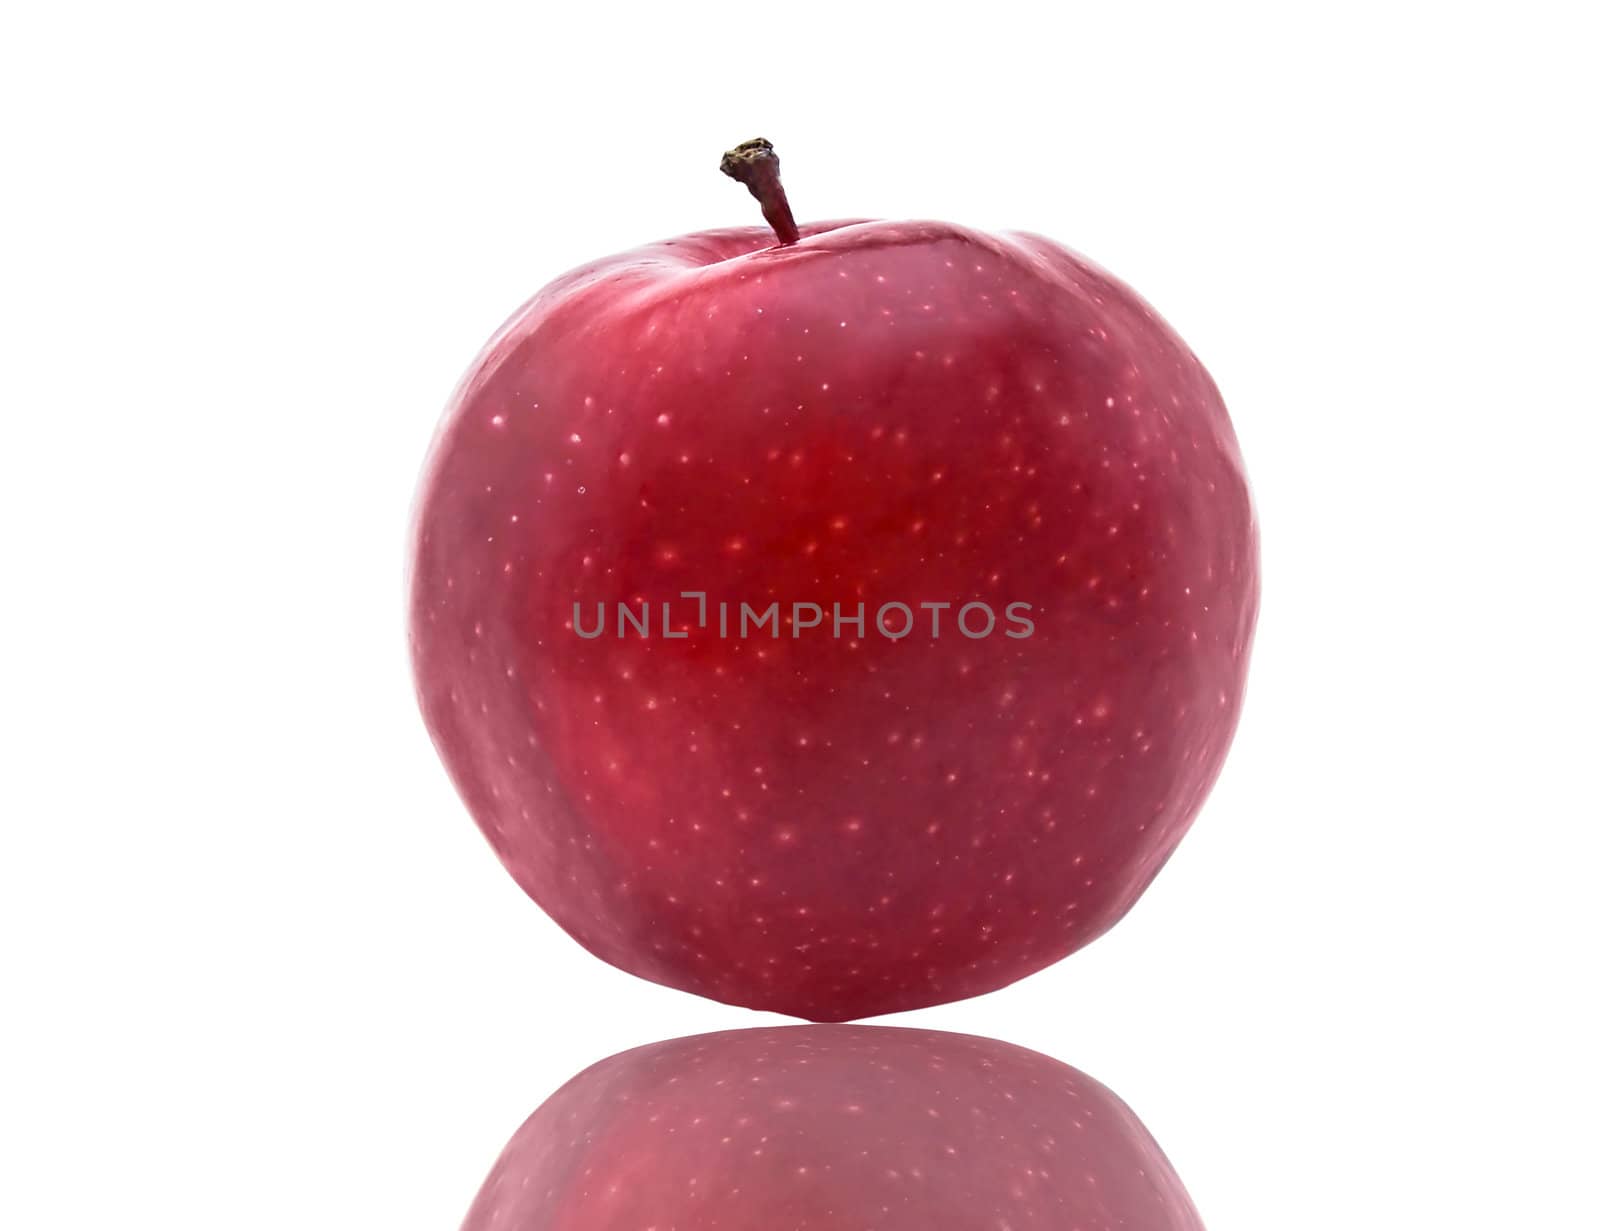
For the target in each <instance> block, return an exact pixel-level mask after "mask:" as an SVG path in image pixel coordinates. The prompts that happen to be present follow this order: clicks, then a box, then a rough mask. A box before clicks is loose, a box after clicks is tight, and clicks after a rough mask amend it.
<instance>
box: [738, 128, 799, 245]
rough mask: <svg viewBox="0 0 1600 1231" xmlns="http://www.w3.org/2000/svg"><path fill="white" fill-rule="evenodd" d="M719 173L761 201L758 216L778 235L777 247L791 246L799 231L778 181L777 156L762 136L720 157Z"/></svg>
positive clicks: (786, 195)
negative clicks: (733, 180) (736, 182)
mask: <svg viewBox="0 0 1600 1231" xmlns="http://www.w3.org/2000/svg"><path fill="white" fill-rule="evenodd" d="M722 173H723V174H724V175H727V176H730V177H732V178H733V179H736V180H738V181H739V182H740V183H741V184H743V185H744V186H745V187H746V188H748V189H749V190H750V195H751V196H752V197H754V198H755V199H756V200H757V201H759V202H761V216H762V217H763V218H765V219H766V220H767V225H768V226H770V227H771V228H772V229H773V230H774V231H776V232H777V234H778V246H779V247H780V248H781V247H783V246H785V245H787V244H792V243H795V242H796V241H798V240H799V238H800V228H799V227H797V226H795V224H794V214H792V213H791V212H790V211H789V196H788V194H787V193H785V192H784V191H783V181H782V180H780V179H779V178H778V155H777V154H776V153H775V152H774V151H773V148H772V142H770V141H768V140H766V139H765V138H762V137H757V138H755V139H754V140H753V141H745V142H743V143H741V144H739V145H736V146H734V147H733V148H732V149H731V150H729V151H728V152H727V153H726V154H724V155H723V156H722Z"/></svg>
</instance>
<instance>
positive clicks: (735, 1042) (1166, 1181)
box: [462, 1026, 1201, 1231]
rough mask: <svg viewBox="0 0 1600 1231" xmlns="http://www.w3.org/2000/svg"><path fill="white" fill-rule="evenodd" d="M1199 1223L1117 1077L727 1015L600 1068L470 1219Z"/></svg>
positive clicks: (630, 1228) (1194, 1226)
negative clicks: (1105, 1082) (717, 1028)
mask: <svg viewBox="0 0 1600 1231" xmlns="http://www.w3.org/2000/svg"><path fill="white" fill-rule="evenodd" d="M945 1228H949V1229H952V1231H953V1229H957V1228H959V1229H960V1231H967V1229H968V1228H971V1229H972V1231H979V1229H980V1228H981V1229H982V1231H1031V1229H1033V1228H1038V1229H1039V1231H1068V1229H1070V1228H1078V1229H1080V1231H1112V1229H1113V1228H1124V1229H1126V1231H1200V1228H1201V1223H1200V1216H1199V1215H1198V1214H1196V1213H1195V1210H1194V1206H1193V1205H1192V1204H1191V1203H1190V1201H1189V1197H1188V1194H1187V1193H1185V1192H1184V1189H1183V1185H1182V1183H1181V1182H1180V1181H1179V1180H1178V1177H1177V1175H1176V1174H1175V1173H1174V1172H1173V1170H1172V1164H1171V1163H1169V1162H1168V1161H1167V1158H1166V1156H1165V1155H1164V1154H1162V1152H1161V1148H1160V1147H1159V1146H1157V1145H1156V1143H1155V1141H1154V1140H1152V1138H1151V1136H1150V1134H1149V1132H1148V1131H1146V1129H1145V1127H1144V1125H1142V1124H1140V1123H1139V1120H1138V1118H1137V1117H1135V1116H1134V1114H1133V1112H1132V1111H1130V1110H1129V1109H1128V1107H1127V1105H1126V1104H1125V1103H1123V1102H1122V1101H1121V1100H1120V1099H1119V1098H1117V1096H1116V1095H1114V1094H1113V1093H1111V1091H1109V1090H1107V1089H1106V1088H1105V1087H1104V1086H1102V1085H1100V1083H1099V1082H1097V1081H1094V1080H1093V1079H1092V1078H1089V1077H1086V1076H1084V1075H1083V1074H1082V1073H1080V1072H1078V1071H1077V1070H1076V1069H1072V1068H1069V1067H1068V1066H1066V1065H1064V1064H1062V1063H1060V1062H1059V1061H1056V1060H1052V1059H1050V1058H1049V1057H1048V1056H1042V1055H1040V1054H1039V1053H1038V1052H1033V1051H1027V1050H1025V1049H1023V1048H1021V1047H1013V1046H1011V1045H1010V1044H1009V1043H999V1042H996V1041H995V1040H994V1039H982V1038H976V1037H974V1036H972V1035H965V1034H944V1033H942V1032H938V1031H931V1030H896V1029H892V1028H889V1027H884V1026H786V1027H778V1028H776V1029H768V1030H731V1031H726V1032H724V1033H721V1034H702V1035H697V1036H695V1037H693V1038H687V1039H675V1040H673V1041H672V1042H669V1043H654V1044H652V1045H650V1046H649V1047H639V1048H635V1049H634V1050H633V1051H626V1052H623V1053H622V1054H621V1055H618V1056H612V1057H611V1058H610V1059H609V1060H602V1061H601V1062H600V1063H599V1064H597V1065H595V1066H593V1067H592V1068H589V1069H586V1070H585V1071H584V1072H582V1073H580V1074H579V1075H578V1076H577V1077H575V1078H573V1079H572V1080H571V1081H569V1082H568V1083H567V1084H566V1085H565V1086H563V1087H562V1088H561V1089H560V1090H558V1091H557V1092H556V1093H555V1094H554V1095H552V1096H551V1097H550V1099H549V1100H548V1101H546V1102H545V1104H544V1105H543V1106H542V1107H540V1108H539V1110H538V1111H536V1112H534V1113H533V1116H532V1117H531V1118H530V1119H529V1120H528V1121H527V1123H525V1124H524V1125H523V1126H522V1127H521V1128H520V1129H519V1130H518V1131H517V1134H516V1136H515V1137H513V1138H512V1139H511V1142H510V1144H509V1145H507V1146H506V1148H505V1151H504V1152H503V1153H502V1154H501V1155H500V1159H499V1161H498V1162H496V1163H495V1165H494V1170H493V1171H491V1172H490V1173H489V1178H488V1180H487V1181H485V1183H484V1185H483V1188H482V1190H481V1191H480V1192H479V1193H478V1197H477V1200H476V1201H475V1202H474V1203H473V1206H472V1209H471V1211H470V1212H469V1213H468V1215H467V1219H466V1222H465V1224H463V1228H462V1231H690V1229H700V1231H713V1229H715V1231H943V1229H945Z"/></svg>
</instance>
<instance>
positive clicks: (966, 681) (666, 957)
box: [411, 145, 1257, 1020]
mask: <svg viewBox="0 0 1600 1231" xmlns="http://www.w3.org/2000/svg"><path fill="white" fill-rule="evenodd" d="M741 148H742V150H744V154H745V161H744V162H743V163H740V164H737V165H735V167H734V169H735V170H740V169H743V170H744V171H746V172H749V173H750V175H751V176H752V177H753V178H752V185H753V189H754V190H755V191H757V193H758V196H760V197H761V198H762V200H763V205H764V207H765V208H766V209H767V212H768V213H769V215H770V216H772V217H773V218H774V220H775V226H776V227H777V230H778V233H779V236H780V237H788V236H793V237H794V238H793V239H792V240H790V241H789V242H779V243H777V244H774V243H773V242H772V241H773V235H772V234H771V233H768V232H763V231H760V230H755V229H740V230H722V231H708V232H703V233H700V234H696V235H688V236H684V237H682V238H679V239H673V240H667V241H665V242H663V243H658V244H653V245H651V246H649V247H646V248H641V249H639V250H637V251H634V252H629V253H626V254H623V255H621V256H615V257H610V258H608V259H606V260H602V261H597V262H594V263H592V264H590V265H586V266H584V267H582V268H581V269H578V270H577V271H575V272H573V273H570V274H568V275H566V276H565V277H562V278H559V279H557V280H556V281H555V282H554V283H552V284H551V285H550V286H548V287H546V288H545V289H544V290H543V291H542V292H540V293H539V294H538V295H537V296H536V297H535V298H534V299H533V300H532V301H531V302H530V303H528V305H527V306H525V307H524V308H523V309H522V310H521V311H520V312H518V313H517V314H516V315H515V316H514V317H513V318H512V319H511V321H510V322H509V323H508V324H507V325H505V327H504V328H502V329H501V330H500V332H499V333H498V334H497V335H496V336H495V337H494V339H493V340H492V341H491V342H490V343H489V346H488V348H487V349H486V350H485V351H484V353H483V354H482V356H480V358H479V359H478V361H477V363H476V364H475V365H474V366H473V368H472V370H471V371H470V372H469V374H468V375H467V377H466V379H465V381H464V382H463V383H462V385H461V387H460V389H459V390H458V392H457V393H456V395H455V399H454V401H453V403H452V405H451V406H450V408H449V411H448V413H447V415H446V417H445V420H444V423H443V425H442V427H441V429H440V432H439V435H438V437H437V439H436V441H435V444H434V447H433V452H432V456H431V457H430V459H429V462H428V465H427V470H426V474H425V476H424V481H423V486H422V491H421V496H420V503H419V507H418V513H417V522H416V529H415V543H414V559H413V565H412V580H411V642H412V650H413V655H414V662H415V668H416V678H417V684H418V691H419V695H420V698H421V704H422V709H423V712H424V715H425V717H426V719H427V723H428V726H429V728H430V730H431V731H432V734H433V737H434V740H435V743H436V745H437V747H438V749H439V751H440V753H441V755H442V756H443V758H444V761H445V764H446V765H447V766H448V768H449V770H450V773H451V775H452V776H453V778H454V781H455V783H456V785H457V787H458V788H459V790H460V792H461V794H462V796H463V798H464V799H465V801H466V803H467V806H468V807H469V809H470V810H471V812H472V814H473V815H474V817H476V819H477V821H478V823H479V825H480V826H481V827H482V829H483V831H484V833H485V834H486V835H487V836H488V839H489V841H490V842H491V843H492V844H493V846H494V849H495V850H496V851H497V852H498V854H499V855H500V858H501V859H502V860H503V861H504V862H505V864H506V866H507V867H508V868H509V869H510V871H511V873H512V875H513V876H514V877H515V878H516V879H517V881H518V883H519V884H521V885H522V886H523V888H524V889H526V890H527V892H528V893H529V894H531V895H532V896H533V898H534V899H535V900H536V901H538V902H539V903H540V905H542V906H543V907H544V908H545V910H547V911H548V912H549V913H550V914H551V915H552V916H553V917H554V918H555V920H556V921H557V922H558V923H559V924H560V925H561V926H562V927H563V928H565V929H566V930H567V931H568V932H570V933H571V934H572V935H573V936H574V937H576V938H577V939H578V941H579V942H580V943H582V944H583V945H584V946H586V947H587V948H588V949H590V950H591V951H592V952H594V953H595V954H597V955H599V956H600V957H602V958H604V959H605V960H606V961H608V962H611V963H613V964H614V965H617V966H620V967H622V968H623V969H625V970H629V971H632V972H633V973H635V974H637V975H640V976H643V977H644V978H647V979H653V980H655V981H657V982H660V983H664V984H667V985H669V986H672V987H678V988H684V989H687V990H689V991H693V992H698V993H700V994H702V995H705V996H710V997H714V998H716V999H718V1000H723V1001H728V1002H730V1003H734V1004H740V1005H748V1006H751V1007H753V1008H760V1009H774V1010H778V1011H780V1012H785V1013H791V1014H795V1015H798V1016H802V1017H809V1018H813V1019H817V1020H846V1019H849V1018H854V1017H861V1016H867V1015H871V1014H878V1013H887V1012H891V1011H896V1010H901V1009H912V1008H916V1007H919V1006H923V1005H930V1004H936V1003H940V1002H943V1001H949V1000H955V999H959V998H961V997H965V996H972V995H976V994H978V993H980V992H986V991H989V990H991V989H993V988H997V987H1001V986H1003V985H1005V984H1007V983H1010V982H1012V981H1013V980H1015V979H1018V978H1020V977H1022V976H1023V975H1026V974H1029V973H1030V972H1032V971H1035V970H1038V969H1040V968H1041V967H1043V966H1046V965H1048V964H1050V963H1051V962H1054V961H1056V960H1057V959H1058V958H1060V957H1062V956H1063V955H1065V954H1067V953H1070V952H1071V951H1073V950H1074V949H1077V948H1079V947H1081V946H1082V945H1085V944H1087V943H1088V942H1089V941H1090V940H1092V939H1094V938H1095V937H1096V936H1098V935H1100V934H1101V933H1103V932H1104V931H1105V930H1106V929H1107V928H1109V927H1110V926H1111V925H1112V924H1113V923H1115V922H1116V921H1117V919H1119V918H1120V917H1121V916H1122V914H1123V913H1124V912H1125V911H1126V910H1127V909H1128V908H1129V907H1130V906H1131V905H1132V904H1133V903H1134V901H1135V900H1136V899H1137V898H1138V897H1139V895H1140V894H1141V893H1142V892H1143V891H1144V889H1145V887H1146V886H1147V885H1148V884H1149V883H1150V880H1151V878H1152V877H1154V876H1155V874H1156V872H1157V870H1158V869H1159V868H1160V867H1161V865H1162V863H1163V862H1164V861H1165V860H1166V859H1167V857H1168V856H1169V855H1170V854H1171V853H1172V850H1173V848H1174V846H1175V845H1176V844H1177V842H1178V840H1179V839H1180V838H1181V837H1182V835H1183V833H1184V831H1185V830H1186V829H1187V828H1188V827H1189V824H1190V822H1191V821H1192V820H1193V818H1194V815H1195V812H1196V810H1197V809H1198V808H1199V807H1200V804H1201V801H1202V800H1203V799H1204V798H1205V795H1206V793H1207V791H1208V790H1209V789H1210V787H1211V784H1212V782H1213V780H1214V779H1215V777H1216V775H1217V772H1218V769H1219V767H1220V766H1221V764H1222V760H1223V756H1224V753H1225V752H1226V749H1227V746H1228V743H1229V740H1230V738H1231V737H1232V734H1233V730H1234V725H1235V722H1236V720H1237V717H1238V714H1239V703H1240V697H1241V693H1242V691H1243V688H1244V679H1245V665H1246V659H1247V657H1248V651H1249V646H1250V640H1251V632H1252V627H1253V624H1254V620H1255V613H1256V595H1257V574H1256V534H1255V526H1254V521H1253V516H1252V513H1251V506H1250V499H1249V494H1248V491H1247V489H1246V485H1245V478H1244V472H1243V468H1242V466H1241V463H1240V458H1239V451H1238V448H1237V445H1236V444H1235V441H1234V436H1233V431H1232V428H1231V427H1230V425H1229V422H1228V416H1227V412H1226V411H1225V409H1224V408H1223V404H1222V400H1221V398H1220V397H1219V396H1218V394H1217V390H1216V388H1215V386H1214V385H1213V384H1212V382H1211V380H1210V379H1209V377H1208V376H1207V375H1206V373H1205V371H1204V369H1203V368H1201V366H1200V364H1199V362H1198V361H1197V360H1196V359H1195V357H1194V355H1193V354H1191V353H1190V351H1189V350H1188V349H1187V348H1186V347H1185V346H1184V344H1183V343H1182V342H1181V341H1179V339H1178V338H1177V336H1176V335H1175V334H1174V333H1173V332H1172V330H1171V329H1170V328H1169V327H1168V326H1167V325H1166V324H1165V323H1164V322H1163V321H1162V320H1161V319H1160V318H1159V317H1157V316H1156V314H1155V313H1154V312H1153V311H1152V310H1151V309H1150V308H1149V307H1148V306H1147V305H1146V304H1145V303H1144V302H1143V301H1142V300H1140V299H1139V298H1138V297H1137V296H1136V295H1135V294H1134V293H1133V292H1132V291H1130V290H1129V289H1128V288H1127V287H1125V286H1123V285H1122V284H1121V283H1119V282H1117V281H1116V280H1115V279H1113V278H1112V277H1110V276H1109V275H1108V274H1106V273H1104V272H1103V271H1101V270H1099V269H1098V268H1096V267H1095V266H1093V265H1091V264H1089V263H1088V262H1087V261H1085V260H1084V259H1083V258H1081V257H1078V256H1076V255H1074V254H1073V253H1070V252H1068V251H1066V250H1065V249H1063V248H1060V247H1058V246H1057V245H1055V244H1053V243H1051V242H1050V241H1048V240H1045V239H1041V238H1038V237H1036V236H1031V235H1022V234H1001V235H989V234H984V233H981V232H978V231H973V230H968V229H966V228H964V227H960V226H954V225H951V224H948V223H942V222H850V223H845V222H830V223H822V224H816V225H811V226H806V227H803V228H799V229H798V230H796V229H794V228H793V226H792V223H788V222H787V221H786V219H787V207H786V206H785V205H784V204H783V202H782V199H781V195H779V194H781V189H779V188H778V187H777V177H776V162H775V160H774V159H772V158H771V156H770V147H768V148H767V149H766V150H763V148H762V147H761V146H759V145H757V146H752V147H741ZM685 595H689V596H690V597H685ZM619 604H622V605H624V606H625V608H626V615H624V614H622V613H620V612H619V609H618V608H619ZM774 604H775V605H776V606H775V607H774V606H773V605H774ZM836 605H837V606H836ZM763 617H764V621H763V620H762V618H763ZM836 617H842V620H841V619H839V618H836ZM858 620H859V623H858V622H857V621H858ZM641 628H646V629H647V634H648V635H646V634H645V633H643V632H641V631H640V630H641ZM597 629H598V630H600V631H598V632H597Z"/></svg>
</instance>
